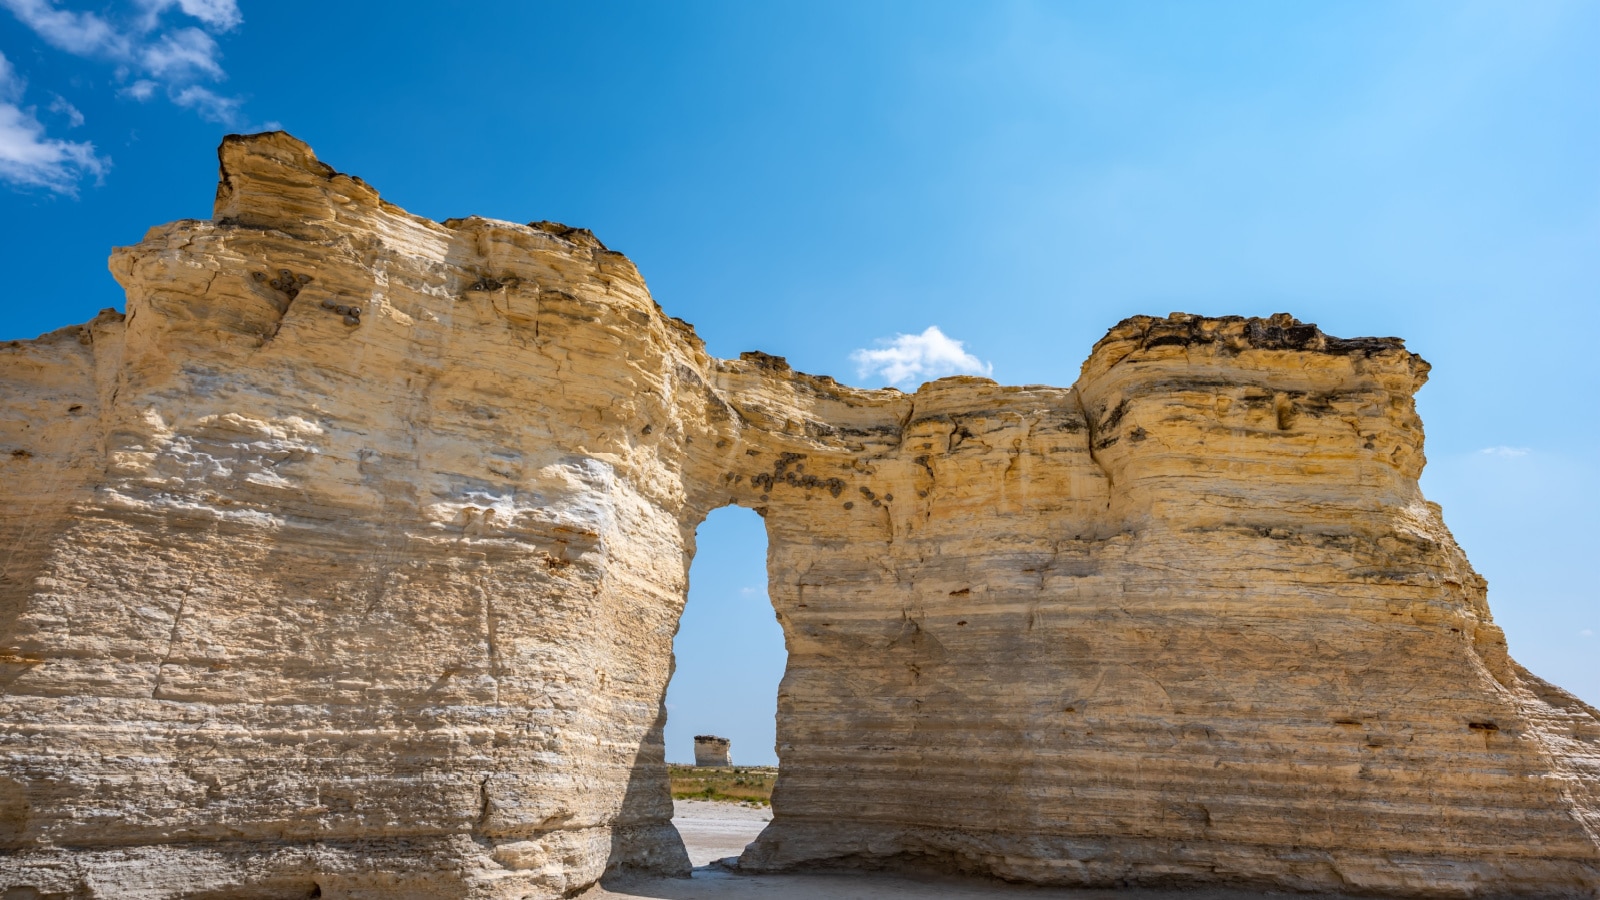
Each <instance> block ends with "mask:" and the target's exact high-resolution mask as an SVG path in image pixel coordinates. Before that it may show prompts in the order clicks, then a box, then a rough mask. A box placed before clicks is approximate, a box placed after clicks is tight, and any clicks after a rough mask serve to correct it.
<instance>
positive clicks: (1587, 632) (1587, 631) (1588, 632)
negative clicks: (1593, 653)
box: [1578, 628, 1594, 637]
mask: <svg viewBox="0 0 1600 900" xmlns="http://www.w3.org/2000/svg"><path fill="white" fill-rule="evenodd" d="M1578 634H1580V635H1582V636H1584V637H1594V629H1593V628H1585V629H1584V630H1582V631H1580V632H1578Z"/></svg>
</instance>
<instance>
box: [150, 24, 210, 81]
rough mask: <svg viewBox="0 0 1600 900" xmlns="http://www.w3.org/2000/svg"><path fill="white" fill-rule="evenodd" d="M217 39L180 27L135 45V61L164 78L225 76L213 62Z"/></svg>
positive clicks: (195, 29)
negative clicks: (137, 60) (140, 44)
mask: <svg viewBox="0 0 1600 900" xmlns="http://www.w3.org/2000/svg"><path fill="white" fill-rule="evenodd" d="M218 55H219V51H218V49H217V42H216V41H214V40H212V39H211V35H209V34H206V33H205V32H204V31H201V30H200V29H198V28H180V29H178V30H177V31H174V32H172V33H171V34H163V35H161V36H160V37H158V38H156V39H155V40H153V41H151V42H150V43H148V44H145V45H144V46H142V47H140V48H139V64H140V66H141V67H142V68H143V69H144V70H145V71H146V72H149V73H150V74H151V75H154V76H155V77H156V78H160V79H163V80H166V81H173V80H179V79H185V78H192V77H194V76H195V75H197V74H204V75H207V76H209V77H211V78H213V79H219V78H224V77H226V76H225V75H224V74H223V72H222V64H221V63H219V62H217V56H218Z"/></svg>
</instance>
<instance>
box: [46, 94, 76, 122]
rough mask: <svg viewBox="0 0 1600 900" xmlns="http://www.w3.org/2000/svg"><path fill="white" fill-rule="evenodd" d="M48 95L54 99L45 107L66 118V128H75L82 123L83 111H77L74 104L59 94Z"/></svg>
mask: <svg viewBox="0 0 1600 900" xmlns="http://www.w3.org/2000/svg"><path fill="white" fill-rule="evenodd" d="M50 96H51V97H54V98H55V99H53V100H51V101H50V105H49V106H48V107H46V108H47V109H49V110H50V111H51V112H53V113H55V114H56V115H58V116H61V117H62V118H64V119H66V120H67V127H68V128H77V127H78V126H79V125H82V124H83V113H81V112H79V111H78V108H77V107H76V106H73V105H72V104H71V103H68V102H67V98H65V97H63V96H61V95H60V94H51V95H50Z"/></svg>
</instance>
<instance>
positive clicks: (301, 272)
mask: <svg viewBox="0 0 1600 900" xmlns="http://www.w3.org/2000/svg"><path fill="white" fill-rule="evenodd" d="M221 159H222V177H221V183H220V185H219V188H218V195H217V203H216V211H215V217H214V218H213V219H212V220H211V221H207V222H200V221H184V222H178V223H174V224H171V225H168V226H164V227H161V228H157V229H154V230H152V231H151V232H150V233H149V234H148V235H147V236H146V237H145V239H144V241H142V242H141V243H139V244H138V245H135V246H132V247H127V248H122V249H119V250H118V251H116V253H115V254H114V255H113V257H112V263H111V265H112V271H113V273H114V274H115V275H116V277H117V278H118V280H119V281H120V282H121V283H122V284H123V286H124V287H125V288H126V290H127V296H128V302H127V315H126V317H124V316H121V315H119V314H116V313H114V312H109V311H108V312H107V313H103V314H102V315H101V316H100V317H99V318H97V319H96V320H95V321H93V322H91V323H89V324H87V325H84V326H78V327H74V328H69V329H64V330H62V331H59V332H55V333H52V334H50V335H46V336H44V337H42V338H40V339H38V340H35V341H17V342H11V343H9V344H5V345H0V500H3V504H0V675H3V677H4V681H3V691H4V693H3V695H0V888H3V889H14V890H16V891H17V892H18V896H46V897H52V896H57V897H75V898H76V897H96V898H104V897H114V898H119V900H122V898H130V900H144V898H149V900H156V898H162V900H164V898H178V897H192V898H202V897H223V896H227V897H260V898H279V897H283V898H288V897H306V896H321V897H324V898H333V897H340V898H379V897H382V898H400V897H408V898H435V897H437V898H446V897H450V898H455V897H461V898H468V897H470V898H513V897H518V898H520V897H555V896H560V895H562V894H564V893H568V892H571V891H575V890H578V889H581V888H582V887H584V886H585V885H587V884H590V883H592V882H593V881H594V880H595V879H597V878H598V877H599V876H600V875H601V874H602V873H603V872H604V871H605V870H606V869H607V868H608V867H618V866H638V867H643V868H647V869H653V870H656V871H664V872H680V873H681V872H684V871H686V870H687V867H688V862H687V857H686V856H685V854H684V852H683V847H682V844H681V842H680V841H679V840H678V838H677V835H676V833H675V832H674V831H673V829H672V826H671V824H670V817H671V812H672V806H671V801H670V799H669V796H668V791H667V779H666V772H665V765H664V763H663V751H662V743H661V728H662V722H663V717H664V712H663V709H662V697H663V694H664V692H665V688H666V683H667V679H668V677H669V675H670V672H671V645H672V637H673V634H674V632H675V630H676V628H677V621H678V617H679V614H680V612H681V610H682V606H683V602H684V593H685V587H686V572H687V566H688V562H689V559H690V557H691V556H692V554H693V550H694V530H695V528H696V526H697V525H698V523H699V522H700V521H701V520H702V519H703V518H704V516H705V515H706V514H707V513H708V512H709V511H710V510H712V509H714V508H717V507H719V506H723V505H727V504H740V505H744V506H748V507H751V508H754V509H756V510H757V511H759V512H760V513H761V514H762V515H763V516H764V517H765V520H766V525H767V529H768V534H769V538H770V555H769V572H770V586H769V590H770V595H771V598H772V602H773V604H774V606H775V607H776V610H777V612H778V616H779V619H780V621H781V623H782V625H783V628H784V632H785V635H786V640H787V643H788V648H789V665H788V671H787V674H786V675H785V678H784V681H783V685H782V688H781V690H780V695H779V713H778V731H779V737H778V740H779V748H778V749H779V754H780V757H781V760H782V774H781V776H780V778H779V781H778V786H777V789H776V793H775V795H774V798H773V803H774V820H773V822H772V824H771V826H770V827H769V828H768V829H767V830H766V832H764V833H763V834H762V836H761V838H760V839H759V840H758V841H757V843H756V844H754V845H752V848H751V849H750V850H749V851H747V852H746V854H745V856H744V857H743V859H742V862H741V865H742V866H743V867H745V868H748V869H752V870H780V869H785V868H793V867H798V866H809V865H818V864H826V865H869V866H877V865H902V864H928V865H935V866H940V867H945V868H955V869H960V870H964V871H971V872H979V873H988V874H993V875H998V876H1001V877H1004V878H1008V879H1012V880H1018V881H1026V882H1034V883H1040V884H1066V885H1101V886H1104V885H1116V884H1152V885H1166V884H1171V885H1183V884H1199V885H1213V886H1215V885H1256V886H1263V887H1271V888H1277V889H1292V890H1344V891H1356V892H1366V893H1373V894H1386V895H1394V896H1506V895H1516V894H1522V895H1529V896H1573V897H1587V896H1594V895H1595V894H1596V892H1597V890H1600V887H1597V885H1600V715H1597V713H1596V711H1595V710H1593V709H1592V708H1589V707H1587V706H1585V705H1584V704H1582V703H1581V702H1579V701H1578V700H1576V699H1575V698H1573V697H1572V696H1570V695H1568V694H1566V693H1565V692H1563V691H1561V690H1560V689H1558V688H1555V687H1553V686H1551V685H1549V684H1547V683H1545V682H1543V681H1541V680H1539V679H1538V678H1536V677H1535V676H1533V675H1531V674H1529V673H1528V672H1527V671H1526V670H1524V669H1522V668H1521V667H1520V666H1518V665H1517V664H1516V663H1515V662H1513V661H1512V660H1511V659H1510V658H1509V657H1508V656H1507V655H1506V651H1505V643H1504V639H1503V636H1502V634H1501V632H1500V630H1499V629H1498V628H1497V627H1496V626H1495V625H1494V624H1493V623H1492V620H1491V618H1490V615H1489V610H1488V607H1487V605H1486V603H1485V590H1486V589H1485V585H1484V582H1483V580H1482V579H1481V578H1480V577H1478V575H1477V574H1476V573H1474V572H1473V570H1472V568H1471V567H1470V565H1469V564H1468V563H1467V560H1466V559H1465V557H1464V556H1463V555H1462V553H1461V551H1460V550H1459V548H1457V546H1456V544H1455V542H1454V541H1453V539H1452V538H1451V536H1450V534H1449V532H1448V531H1447V530H1446V529H1445V526H1444V524H1443V522H1442V519H1441V515H1440V511H1439V509H1438V507H1437V506H1434V505H1433V504H1430V503H1428V502H1427V501H1426V500H1424V499H1423V497H1422V495H1421V493H1420V492H1419V490H1418V488H1417V476H1418V474H1419V473H1420V471H1421V469H1422V465H1423V455H1422V429H1421V424H1420V422H1419V421H1418V420H1417V417H1416V413H1415V411H1414V408H1413V404H1412V395H1413V393H1414V392H1415V391H1416V390H1417V388H1418V387H1420V386H1421V384H1422V382H1423V380H1424V379H1425V378H1426V376H1427V370H1428V367H1427V364H1426V363H1424V362H1423V361H1422V360H1421V359H1420V358H1418V357H1416V356H1414V355H1412V354H1410V353H1409V352H1407V351H1406V350H1405V348H1404V346H1403V345H1402V344H1401V342H1400V341H1398V340H1395V339H1388V338H1383V339H1358V340H1338V339H1335V338H1331V337H1328V336H1326V335H1324V334H1322V333H1321V332H1320V331H1319V330H1317V329H1316V327H1315V326H1311V325H1304V324H1301V323H1299V322H1296V321H1294V320H1293V319H1292V318H1290V317H1288V316H1274V317H1272V318H1270V319H1243V318H1237V317H1232V318H1221V319H1210V318H1200V317H1195V316H1186V315H1178V314H1175V315H1172V316H1169V317H1167V318H1162V319H1156V318H1144V317H1140V318H1134V319H1129V320H1127V321H1125V322H1123V323H1121V324H1119V325H1117V326H1116V327H1115V328H1113V329H1112V330H1111V332H1110V333H1109V334H1108V335H1107V336H1106V337H1105V339H1103V340H1102V341H1101V342H1100V343H1099V344H1097V345H1096V346H1095V348H1094V350H1093V352H1092V354H1091V355H1090V357H1089V359H1088V361H1087V362H1086V363H1085V364H1084V368H1083V373H1082V376H1081V377H1080V379H1079V381H1078V383H1077V384H1076V385H1075V386H1073V387H1072V388H1067V389H1063V388H1048V387H1024V388H1016V387H1002V386H999V385H996V384H994V383H993V382H991V381H988V380H986V379H977V378H954V379H944V380H941V381H937V382H934V383H931V384H928V385H924V386H923V387H922V388H921V389H920V390H919V391H917V392H916V393H915V394H911V395H907V394H902V393H900V392H898V391H893V390H883V391H863V390H857V389H853V388H849V387H845V386H842V385H840V384H837V383H836V382H834V381H832V380H831V379H828V378H820V377H815V376H810V375H804V374H801V373H798V372H795V371H793V370H791V369H790V368H789V367H788V365H787V364H786V363H785V362H784V361H783V360H782V359H779V358H777V357H771V356H767V355H764V354H760V353H749V354H745V355H744V356H743V357H742V358H741V359H739V360H719V359H715V358H713V357H711V356H709V355H708V354H707V353H706V352H705V349H704V346H703V344H702V343H701V342H700V341H699V340H698V339H697V338H696V337H695V335H694V333H693V330H692V329H691V328H689V327H688V326H687V325H686V324H684V323H682V322H680V321H678V320H675V319H671V318H669V317H667V316H666V315H664V314H663V313H662V312H661V311H660V309H659V308H658V307H657V306H656V305H655V304H654V302H653V301H652V300H651V299H650V296H649V294H648V292H647V290H646V288H645V285H644V282H643V280H642V278H641V277H640V275H639V273H638V272H637V271H636V270H635V269H634V267H633V265H632V264H631V263H629V262H628V260H627V259H626V258H625V257H623V256H621V255H620V254H617V253H615V252H612V251H610V250H608V249H607V248H606V247H605V246H603V245H602V244H601V243H600V242H599V241H598V240H596V239H595V238H594V236H593V235H591V234H589V233H588V232H586V231H583V230H581V229H570V228H565V227H562V226H558V225H554V224H552V223H548V222H538V223H533V224H531V225H526V226H523V225H514V224H510V223H505V222H498V221H491V220H486V219H478V218H469V219H462V220H450V221H446V222H443V223H439V222H432V221H428V220H425V219H421V218H419V217H416V216H412V215H410V214H408V213H405V212H404V211H402V210H400V209H398V208H396V207H394V206H392V205H390V204H388V203H386V202H384V201H383V200H381V199H380V198H379V196H378V194H377V193H376V192H375V191H374V190H373V189H372V188H371V187H369V186H368V185H366V184H365V183H364V182H362V181H361V180H360V179H357V178H352V177H349V176H346V175H342V174H339V173H337V172H335V171H333V170H332V169H330V168H328V167H327V166H325V165H323V164H321V163H319V162H317V160H316V159H315V157H314V156H313V155H312V154H311V152H310V150H309V149H308V148H307V147H305V146H304V145H303V144H301V143H299V142H298V141H295V140H294V139H292V138H290V137H288V136H286V135H283V134H269V135H259V136H254V137H249V138H230V139H229V140H228V141H227V142H225V143H224V145H223V147H222V149H221ZM29 891H31V892H32V893H27V892H29ZM8 896H10V895H9V894H8Z"/></svg>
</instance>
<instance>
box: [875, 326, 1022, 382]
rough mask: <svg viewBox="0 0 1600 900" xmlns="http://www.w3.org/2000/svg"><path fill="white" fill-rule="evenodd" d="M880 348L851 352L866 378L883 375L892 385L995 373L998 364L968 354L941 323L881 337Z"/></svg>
mask: <svg viewBox="0 0 1600 900" xmlns="http://www.w3.org/2000/svg"><path fill="white" fill-rule="evenodd" d="M877 343H878V345H879V346H878V347H877V349H873V350H866V349H862V350H857V351H855V352H854V353H851V354H850V359H851V360H852V361H854V362H855V364H856V373H857V374H858V375H860V376H861V377H862V378H870V377H872V376H873V375H879V376H881V377H882V378H883V379H884V380H885V381H887V382H888V383H890V384H896V385H898V384H910V383H912V382H913V381H915V382H919V383H920V382H922V381H931V380H933V379H935V378H943V377H944V376H946V375H992V374H994V366H993V365H991V364H989V363H987V362H984V361H983V360H981V359H979V358H977V357H976V356H973V355H972V354H971V353H968V352H967V351H966V350H965V349H964V347H963V345H962V342H961V341H958V340H954V339H952V338H950V337H947V336H946V335H945V333H944V332H942V331H940V330H939V326H937V325H930V326H928V330H926V331H924V332H922V333H921V334H897V335H895V336H894V337H892V338H880V339H879V340H878V341H877Z"/></svg>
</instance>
